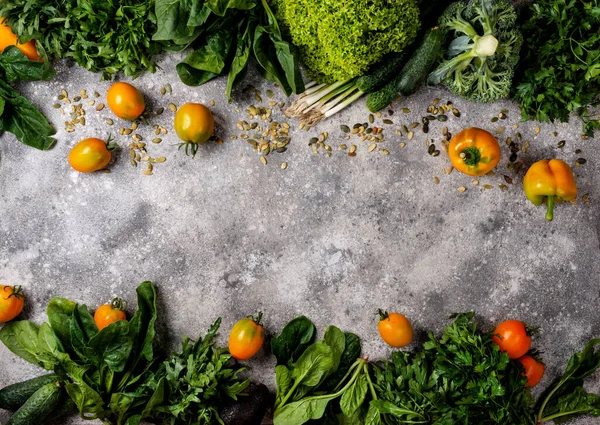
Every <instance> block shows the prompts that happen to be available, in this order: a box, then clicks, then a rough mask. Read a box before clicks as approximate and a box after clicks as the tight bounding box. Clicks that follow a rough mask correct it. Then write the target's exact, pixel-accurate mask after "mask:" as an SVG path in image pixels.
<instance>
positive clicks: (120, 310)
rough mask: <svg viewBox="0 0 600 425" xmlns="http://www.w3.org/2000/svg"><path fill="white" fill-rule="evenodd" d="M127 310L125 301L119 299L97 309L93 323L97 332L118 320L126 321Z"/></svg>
mask: <svg viewBox="0 0 600 425" xmlns="http://www.w3.org/2000/svg"><path fill="white" fill-rule="evenodd" d="M126 308H127V301H124V300H122V299H121V298H115V299H114V300H112V302H111V303H110V304H104V305H101V306H100V307H98V310H96V312H95V313H94V322H95V323H96V326H97V327H98V330H102V329H104V328H105V327H107V326H108V325H111V324H113V323H115V322H118V321H120V320H127V315H126V314H125V309H126Z"/></svg>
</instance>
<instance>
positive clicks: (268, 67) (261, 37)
mask: <svg viewBox="0 0 600 425" xmlns="http://www.w3.org/2000/svg"><path fill="white" fill-rule="evenodd" d="M252 49H253V50H252V51H253V53H254V58H255V59H256V62H257V63H258V64H259V65H260V68H259V71H260V72H261V73H262V74H263V76H264V77H265V78H266V79H267V80H269V81H273V82H275V83H278V84H279V85H280V86H281V89H282V90H283V91H284V93H285V94H286V95H287V96H289V95H290V94H291V93H292V89H291V87H290V85H289V84H288V82H287V79H286V78H285V75H284V71H283V69H281V68H280V65H279V62H278V61H277V50H276V48H275V45H274V43H273V40H271V36H270V34H269V30H268V29H267V28H266V27H264V26H262V25H257V26H256V29H255V30H254V42H253V44H252Z"/></svg>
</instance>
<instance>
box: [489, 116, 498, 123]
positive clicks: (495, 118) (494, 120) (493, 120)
mask: <svg viewBox="0 0 600 425" xmlns="http://www.w3.org/2000/svg"><path fill="white" fill-rule="evenodd" d="M490 121H491V122H497V121H498V117H493V118H492V119H491V120H490Z"/></svg>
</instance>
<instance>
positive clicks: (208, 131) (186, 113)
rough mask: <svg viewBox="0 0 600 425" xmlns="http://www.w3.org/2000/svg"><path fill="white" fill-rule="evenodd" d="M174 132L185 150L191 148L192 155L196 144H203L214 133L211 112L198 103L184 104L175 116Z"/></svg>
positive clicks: (195, 150)
mask: <svg viewBox="0 0 600 425" xmlns="http://www.w3.org/2000/svg"><path fill="white" fill-rule="evenodd" d="M174 126H175V132H176V133H177V136H179V138H180V139H181V140H183V144H182V145H185V146H186V153H187V148H188V147H190V145H189V144H190V143H192V144H193V145H192V146H191V149H192V154H193V155H195V154H196V152H197V151H198V146H197V145H198V144H199V143H204V142H206V141H207V140H208V139H210V136H212V135H213V133H214V132H215V119H214V117H213V114H212V112H210V109H208V108H207V107H206V106H204V105H202V104H200V103H186V104H185V105H183V106H182V107H181V108H179V110H178V111H177V113H176V114H175V122H174Z"/></svg>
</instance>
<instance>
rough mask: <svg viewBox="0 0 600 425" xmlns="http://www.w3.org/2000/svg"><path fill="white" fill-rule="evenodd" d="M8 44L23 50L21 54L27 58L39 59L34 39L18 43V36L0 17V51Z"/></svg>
mask: <svg viewBox="0 0 600 425" xmlns="http://www.w3.org/2000/svg"><path fill="white" fill-rule="evenodd" d="M8 46H17V48H18V49H19V50H20V51H21V52H23V54H24V55H25V56H27V59H29V60H32V61H39V60H40V55H38V52H37V49H36V47H35V41H34V40H30V41H28V42H27V43H20V42H19V38H18V37H17V36H16V35H15V33H14V32H12V30H11V29H10V27H9V26H8V25H7V24H6V19H4V18H1V17H0V52H4V49H6V48H7V47H8ZM42 60H43V59H42Z"/></svg>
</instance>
